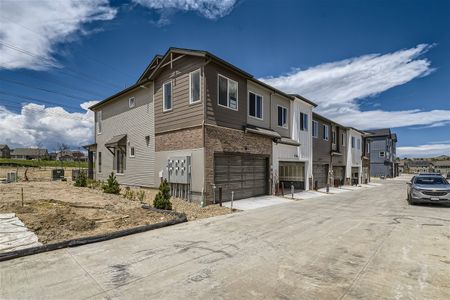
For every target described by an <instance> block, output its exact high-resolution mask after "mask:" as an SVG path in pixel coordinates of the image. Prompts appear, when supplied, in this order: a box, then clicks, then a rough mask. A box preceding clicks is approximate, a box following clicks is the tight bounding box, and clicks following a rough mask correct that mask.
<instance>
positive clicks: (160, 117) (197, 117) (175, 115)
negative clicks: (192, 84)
mask: <svg viewBox="0 0 450 300" xmlns="http://www.w3.org/2000/svg"><path fill="white" fill-rule="evenodd" d="M204 64H205V60H204V58H199V57H193V56H185V57H183V58H180V59H179V60H177V61H175V62H174V63H173V67H172V68H171V67H170V64H169V65H167V66H165V67H164V68H163V70H162V71H161V73H160V74H159V75H158V76H157V77H156V79H155V91H154V93H155V133H160V132H164V131H170V130H176V129H180V128H185V127H191V126H195V125H201V124H202V122H203V111H204V109H203V105H204V104H203V103H204V101H203V99H204V95H203V91H204V80H203V78H204V76H203V71H202V72H201V78H200V100H201V101H200V102H199V103H195V104H190V103H189V73H190V72H192V71H195V70H197V69H199V68H200V69H202V70H203V66H204ZM169 80H172V110H171V111H167V112H163V92H162V86H163V84H164V83H166V82H167V81H169Z"/></svg>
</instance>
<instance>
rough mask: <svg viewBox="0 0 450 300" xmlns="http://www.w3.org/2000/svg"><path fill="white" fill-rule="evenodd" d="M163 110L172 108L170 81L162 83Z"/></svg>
mask: <svg viewBox="0 0 450 300" xmlns="http://www.w3.org/2000/svg"><path fill="white" fill-rule="evenodd" d="M163 101H164V103H163V111H169V110H172V81H169V82H166V83H164V85H163Z"/></svg>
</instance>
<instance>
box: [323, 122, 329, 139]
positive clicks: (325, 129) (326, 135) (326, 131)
mask: <svg viewBox="0 0 450 300" xmlns="http://www.w3.org/2000/svg"><path fill="white" fill-rule="evenodd" d="M329 138H330V128H329V127H328V125H325V124H324V125H323V139H324V140H326V141H328V140H329Z"/></svg>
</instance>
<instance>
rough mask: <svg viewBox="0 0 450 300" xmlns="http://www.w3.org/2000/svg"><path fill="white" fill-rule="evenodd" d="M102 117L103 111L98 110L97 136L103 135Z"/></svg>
mask: <svg viewBox="0 0 450 300" xmlns="http://www.w3.org/2000/svg"><path fill="white" fill-rule="evenodd" d="M99 115H100V116H99ZM102 115H103V113H102V110H97V134H102V119H103V116H102Z"/></svg>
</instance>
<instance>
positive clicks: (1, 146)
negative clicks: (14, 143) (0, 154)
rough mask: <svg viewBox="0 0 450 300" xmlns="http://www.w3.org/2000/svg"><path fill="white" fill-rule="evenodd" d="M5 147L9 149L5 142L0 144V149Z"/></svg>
mask: <svg viewBox="0 0 450 300" xmlns="http://www.w3.org/2000/svg"><path fill="white" fill-rule="evenodd" d="M5 148H8V149H9V147H8V145H6V144H0V150H3V149H5Z"/></svg>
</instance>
